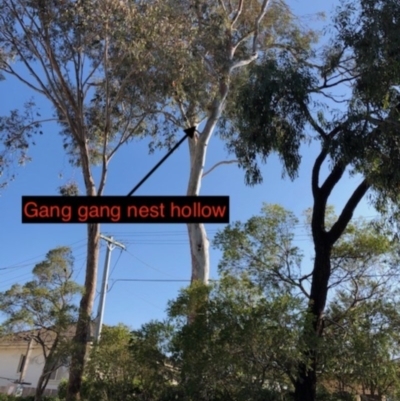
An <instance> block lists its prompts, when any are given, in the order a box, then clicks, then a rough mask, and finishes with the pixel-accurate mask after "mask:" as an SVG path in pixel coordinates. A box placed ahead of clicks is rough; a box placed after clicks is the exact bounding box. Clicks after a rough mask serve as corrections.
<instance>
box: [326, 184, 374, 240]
mask: <svg viewBox="0 0 400 401" xmlns="http://www.w3.org/2000/svg"><path fill="white" fill-rule="evenodd" d="M369 188H370V184H368V182H367V180H366V179H364V180H363V181H362V182H361V184H360V185H359V186H358V187H357V188H356V190H355V191H354V192H353V194H352V195H351V197H350V199H349V200H348V201H347V203H346V205H345V207H344V208H343V210H342V213H341V214H340V216H339V218H338V220H337V221H336V223H335V224H334V225H333V226H332V228H331V229H330V231H329V232H328V236H329V240H330V243H331V244H332V245H333V244H334V243H335V242H336V241H337V240H338V239H339V238H340V236H341V235H342V233H343V231H344V230H345V229H346V227H347V224H348V223H349V222H350V220H351V218H352V217H353V212H354V210H355V208H356V207H357V205H358V204H359V202H360V201H361V199H362V198H363V197H364V195H365V194H366V192H367V191H368V189H369Z"/></svg>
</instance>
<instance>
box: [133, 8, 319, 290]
mask: <svg viewBox="0 0 400 401" xmlns="http://www.w3.org/2000/svg"><path fill="white" fill-rule="evenodd" d="M137 3H138V4H139V5H138V12H139V13H141V14H142V15H143V16H147V17H146V20H147V21H148V22H147V23H148V25H149V27H148V29H146V30H142V33H141V34H140V33H139V34H138V35H137V36H136V37H137V38H138V40H139V41H140V42H141V43H143V46H144V47H145V48H146V49H147V53H146V55H145V57H144V59H143V63H144V64H145V65H146V66H147V67H148V72H149V76H148V78H147V82H148V86H149V88H150V90H151V92H152V93H153V94H154V95H155V96H158V98H159V99H160V100H159V103H160V104H162V105H163V107H164V109H163V112H162V114H161V116H162V117H161V120H162V122H160V117H158V118H159V119H158V121H156V122H155V124H156V125H157V126H159V127H160V128H162V127H163V128H164V129H165V132H164V134H165V135H164V136H163V137H162V139H161V140H160V138H158V139H157V138H155V140H154V142H153V145H155V146H157V145H162V144H164V145H165V144H167V145H170V143H171V142H172V141H173V140H174V136H175V134H174V133H175V132H176V131H177V129H179V130H180V131H182V129H183V128H188V127H193V126H194V127H197V132H196V135H195V136H194V138H193V139H189V157H190V168H189V171H190V172H189V180H188V186H187V189H186V194H187V195H189V196H193V195H199V194H200V189H201V182H202V178H203V177H204V175H205V174H207V173H208V172H210V171H211V170H212V169H213V168H214V167H216V166H214V167H212V168H210V169H209V170H208V171H205V170H204V167H205V164H206V155H207V149H208V148H209V146H210V140H211V138H212V136H213V135H214V134H215V133H216V132H217V125H218V123H219V122H220V121H221V117H222V116H223V115H224V110H225V107H226V105H227V104H229V103H231V102H232V100H231V98H232V94H233V93H235V92H236V91H237V89H238V88H239V87H241V86H243V85H246V84H247V83H248V77H247V66H249V65H251V64H252V63H255V62H256V60H257V59H258V57H259V53H263V52H265V51H266V50H267V49H270V48H276V49H282V48H287V47H289V48H291V49H292V51H293V52H295V53H297V52H301V51H302V50H301V49H302V48H303V47H307V46H308V44H309V43H310V41H312V40H313V39H314V34H313V33H312V32H310V31H309V30H304V29H302V28H301V26H300V25H299V24H298V23H297V22H298V21H296V19H295V18H294V17H293V15H292V14H291V12H290V10H289V8H288V7H287V6H286V4H285V3H284V2H283V1H280V0H263V1H258V0H251V1H243V0H233V1H227V0H220V1H212V0H196V1H191V0H178V1H176V0H168V1H164V0H163V1H157V0H153V1H149V2H146V4H142V3H141V2H137ZM135 35H136V34H135ZM232 105H233V109H234V104H233V103H232ZM159 116H160V115H159ZM164 123H165V124H164ZM229 162H234V161H222V162H220V163H218V165H221V164H224V163H229ZM187 228H188V235H189V239H190V241H189V242H190V254H191V262H192V281H194V280H200V281H202V282H204V283H207V282H208V278H209V269H210V266H209V241H208V238H207V234H206V230H205V227H204V224H197V223H196V224H188V226H187Z"/></svg>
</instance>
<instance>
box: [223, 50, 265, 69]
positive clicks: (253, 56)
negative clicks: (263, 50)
mask: <svg viewBox="0 0 400 401" xmlns="http://www.w3.org/2000/svg"><path fill="white" fill-rule="evenodd" d="M257 58H258V55H257V53H254V54H253V55H252V56H250V57H249V58H248V59H246V60H240V61H237V62H236V63H235V64H233V65H232V66H231V67H230V68H229V71H230V72H232V71H233V70H234V69H236V68H240V67H244V66H245V65H249V64H250V63H252V62H253V61H254V60H257Z"/></svg>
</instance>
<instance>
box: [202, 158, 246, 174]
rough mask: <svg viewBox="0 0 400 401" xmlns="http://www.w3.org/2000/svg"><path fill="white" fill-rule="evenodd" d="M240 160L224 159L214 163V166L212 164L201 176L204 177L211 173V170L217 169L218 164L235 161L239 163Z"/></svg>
mask: <svg viewBox="0 0 400 401" xmlns="http://www.w3.org/2000/svg"><path fill="white" fill-rule="evenodd" d="M238 162H239V160H223V161H221V162H218V163H216V164H214V166H212V167H211V168H210V169H209V170H208V171H206V172H205V173H203V175H202V176H201V178H204V177H205V176H206V175H207V174H209V173H211V171H213V170H214V169H216V168H217V167H218V166H221V165H222V164H233V163H238Z"/></svg>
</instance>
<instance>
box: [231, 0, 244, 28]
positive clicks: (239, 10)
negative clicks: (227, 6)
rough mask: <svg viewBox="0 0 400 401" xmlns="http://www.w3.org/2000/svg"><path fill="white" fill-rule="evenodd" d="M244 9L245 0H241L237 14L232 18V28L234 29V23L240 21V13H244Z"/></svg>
mask: <svg viewBox="0 0 400 401" xmlns="http://www.w3.org/2000/svg"><path fill="white" fill-rule="evenodd" d="M242 11H243V0H239V5H238V8H237V10H236V13H235V15H234V16H233V18H232V24H231V29H233V27H234V25H235V24H236V22H237V21H238V19H239V17H240V14H242Z"/></svg>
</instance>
